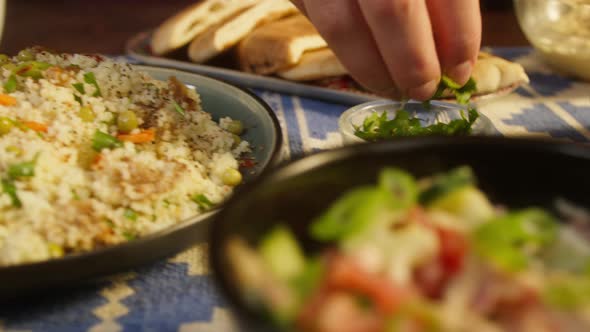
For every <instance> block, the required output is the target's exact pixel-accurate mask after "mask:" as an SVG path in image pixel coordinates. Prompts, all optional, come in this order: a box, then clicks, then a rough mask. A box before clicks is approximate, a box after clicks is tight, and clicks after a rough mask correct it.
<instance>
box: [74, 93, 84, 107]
mask: <svg viewBox="0 0 590 332" xmlns="http://www.w3.org/2000/svg"><path fill="white" fill-rule="evenodd" d="M74 100H75V101H77V102H78V104H80V105H82V98H81V97H80V96H78V95H74Z"/></svg>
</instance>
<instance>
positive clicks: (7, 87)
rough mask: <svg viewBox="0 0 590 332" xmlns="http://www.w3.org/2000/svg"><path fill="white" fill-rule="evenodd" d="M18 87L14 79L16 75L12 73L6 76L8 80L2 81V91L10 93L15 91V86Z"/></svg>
mask: <svg viewBox="0 0 590 332" xmlns="http://www.w3.org/2000/svg"><path fill="white" fill-rule="evenodd" d="M17 87H18V81H17V80H16V75H14V74H12V75H10V77H8V80H6V83H4V92H6V93H11V92H14V91H16V88H17Z"/></svg>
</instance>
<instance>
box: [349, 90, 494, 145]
mask: <svg viewBox="0 0 590 332" xmlns="http://www.w3.org/2000/svg"><path fill="white" fill-rule="evenodd" d="M401 106H403V107H404V109H405V110H406V111H407V112H408V113H409V114H410V116H411V117H418V118H419V119H420V122H421V123H422V125H423V126H428V125H431V124H434V123H438V122H443V123H449V122H450V121H452V120H455V119H461V118H462V114H464V115H465V116H467V108H466V107H465V106H462V105H458V104H452V103H446V102H438V101H433V102H431V107H430V109H426V108H425V107H424V105H423V104H422V102H418V101H408V102H406V104H405V105H402V103H401V102H398V101H393V100H378V101H371V102H368V103H364V104H360V105H357V106H354V107H352V108H350V109H348V110H347V111H345V112H344V113H342V115H341V116H340V119H339V121H338V126H339V130H340V134H341V135H342V141H343V143H344V144H352V143H362V142H365V141H364V140H363V139H362V138H360V137H358V136H356V135H355V134H354V131H355V130H354V127H355V126H360V125H362V123H363V121H364V120H365V118H367V117H368V116H369V115H371V114H373V113H375V112H376V113H379V114H381V113H383V111H385V112H387V115H388V119H392V118H393V117H395V114H396V112H397V111H398V110H399V109H400V107H401ZM471 128H472V134H473V135H494V133H495V130H494V126H493V125H492V123H491V121H490V119H488V118H487V117H486V116H484V115H483V114H481V113H480V114H479V118H478V119H477V120H476V121H475V123H474V124H473V126H472V127H471Z"/></svg>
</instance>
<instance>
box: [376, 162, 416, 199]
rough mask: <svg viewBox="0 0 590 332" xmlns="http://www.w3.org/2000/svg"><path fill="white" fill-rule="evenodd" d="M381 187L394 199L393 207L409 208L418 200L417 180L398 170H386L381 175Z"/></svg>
mask: <svg viewBox="0 0 590 332" xmlns="http://www.w3.org/2000/svg"><path fill="white" fill-rule="evenodd" d="M379 186H380V187H381V188H383V189H385V190H387V191H388V192H389V193H391V195H392V197H393V202H392V204H393V207H399V208H407V207H409V206H411V205H413V204H414V203H416V201H417V200H418V186H417V185H416V180H415V179H414V177H413V176H412V175H410V174H409V173H407V172H405V171H402V170H400V169H396V168H386V169H384V170H382V171H381V172H380V173H379Z"/></svg>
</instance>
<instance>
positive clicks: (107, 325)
mask: <svg viewBox="0 0 590 332" xmlns="http://www.w3.org/2000/svg"><path fill="white" fill-rule="evenodd" d="M133 278H135V274H134V273H128V274H124V275H122V276H117V277H115V278H113V279H112V280H113V283H112V284H111V285H109V286H107V287H105V288H104V289H103V290H101V291H100V295H102V296H103V297H104V298H105V299H107V300H108V302H107V303H106V304H104V305H102V306H100V307H98V308H96V309H94V310H93V313H94V315H96V316H97V317H98V318H100V319H101V322H100V323H99V324H97V325H94V326H93V327H91V328H90V329H89V330H88V331H89V332H118V331H121V330H122V327H121V325H119V324H118V323H117V322H116V320H117V318H119V317H121V316H124V315H126V314H127V313H129V308H127V307H126V306H124V305H123V304H121V302H120V301H121V300H123V299H124V298H126V297H129V296H131V295H133V294H134V293H135V291H134V290H133V288H131V287H129V285H127V281H128V280H130V279H133Z"/></svg>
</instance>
